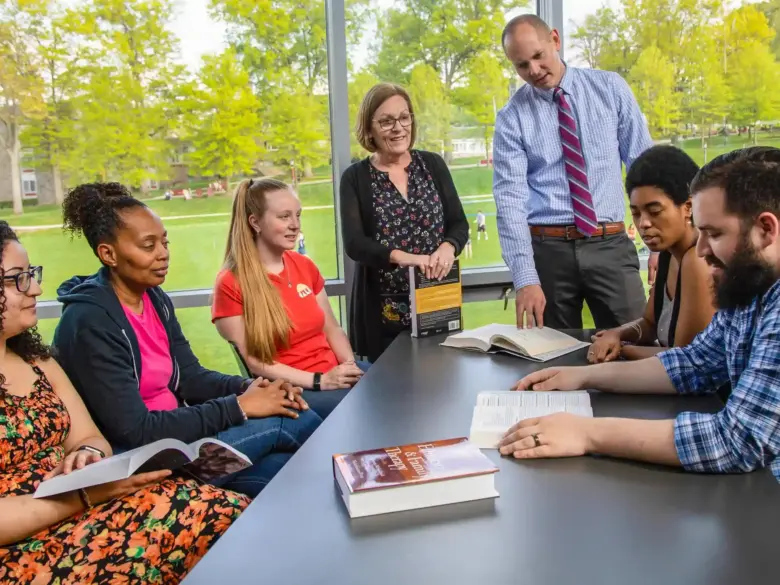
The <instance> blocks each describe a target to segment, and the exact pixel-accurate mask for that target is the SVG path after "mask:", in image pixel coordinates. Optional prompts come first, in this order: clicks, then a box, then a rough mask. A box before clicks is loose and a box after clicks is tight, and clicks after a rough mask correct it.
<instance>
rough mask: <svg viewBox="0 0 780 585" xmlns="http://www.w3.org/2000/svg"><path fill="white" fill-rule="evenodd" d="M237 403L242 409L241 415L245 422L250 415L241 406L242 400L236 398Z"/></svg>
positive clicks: (239, 408)
mask: <svg viewBox="0 0 780 585" xmlns="http://www.w3.org/2000/svg"><path fill="white" fill-rule="evenodd" d="M236 404H238V410H240V411H241V416H242V417H244V422H246V421H248V420H249V417H248V416H247V415H246V412H245V411H244V408H243V407H242V406H241V401H240V400H238V399H236Z"/></svg>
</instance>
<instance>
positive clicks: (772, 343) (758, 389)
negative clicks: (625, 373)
mask: <svg viewBox="0 0 780 585" xmlns="http://www.w3.org/2000/svg"><path fill="white" fill-rule="evenodd" d="M658 357H659V358H660V360H661V363H662V364H663V366H664V368H666V373H667V374H668V375H669V378H670V379H671V381H672V383H673V384H674V386H675V388H677V391H678V392H680V393H681V394H706V393H711V392H714V391H715V390H716V389H717V388H718V387H720V386H722V385H723V384H724V383H725V382H731V387H732V393H731V397H730V398H729V399H728V401H727V402H726V406H725V407H724V408H723V410H721V411H720V412H719V413H717V414H700V413H694V412H684V413H682V414H680V415H679V416H678V417H677V419H676V421H675V425H674V444H675V448H676V449H677V455H678V456H679V458H680V462H681V463H682V464H683V467H685V468H686V469H690V470H691V471H704V472H719V473H729V472H738V471H752V470H754V469H757V468H759V467H765V466H767V465H770V466H771V469H772V473H773V474H774V476H775V477H776V478H777V480H778V481H780V457H778V454H780V281H778V282H777V283H775V285H774V286H773V287H772V288H771V289H769V291H768V292H767V293H766V294H765V295H764V296H763V298H762V299H760V300H759V299H756V300H755V301H753V304H752V305H750V306H749V307H747V308H745V309H738V310H730V311H719V312H718V313H717V314H716V315H715V317H714V318H713V320H712V322H711V323H710V325H709V327H707V328H706V329H705V330H704V331H702V332H701V333H700V334H699V335H697V336H696V338H695V339H694V340H693V342H692V343H691V344H690V345H689V346H687V347H681V348H674V349H670V350H668V351H665V352H663V353H661V354H659V356H658Z"/></svg>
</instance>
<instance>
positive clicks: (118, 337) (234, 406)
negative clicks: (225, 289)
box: [54, 183, 321, 496]
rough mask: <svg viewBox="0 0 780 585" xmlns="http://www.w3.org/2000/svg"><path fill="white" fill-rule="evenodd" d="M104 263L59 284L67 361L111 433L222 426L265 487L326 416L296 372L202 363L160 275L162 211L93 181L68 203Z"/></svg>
mask: <svg viewBox="0 0 780 585" xmlns="http://www.w3.org/2000/svg"><path fill="white" fill-rule="evenodd" d="M63 213H64V219H65V226H66V228H68V229H70V230H71V231H72V232H74V233H76V234H79V235H81V234H83V235H84V236H85V237H86V239H87V242H88V243H89V245H90V246H91V247H92V250H93V251H94V252H95V255H96V256H97V257H98V258H99V260H100V262H101V264H102V265H103V267H102V268H101V269H100V270H99V271H98V272H97V273H96V274H93V275H92V276H89V277H83V276H75V277H73V278H72V279H70V280H69V281H67V282H64V283H63V284H62V285H61V286H60V288H59V289H58V291H57V292H58V295H59V300H60V301H61V302H62V303H63V305H64V307H63V312H62V317H61V319H60V322H59V324H58V326H57V330H56V331H55V334H54V345H55V347H56V349H57V356H58V360H59V361H60V363H61V365H62V367H63V369H65V371H66V372H67V373H68V375H69V377H70V379H71V381H72V382H73V385H74V386H75V387H76V389H77V390H78V391H79V393H80V394H81V396H82V398H83V399H84V402H85V403H86V405H87V407H88V408H89V409H90V412H91V413H92V416H93V418H94V419H95V421H96V422H97V423H98V426H99V427H100V429H101V430H102V432H103V434H104V435H105V436H106V438H107V439H108V440H109V441H110V442H111V443H112V445H114V446H116V447H118V448H119V449H133V448H135V447H140V446H142V445H146V444H148V443H151V442H153V441H156V440H159V439H165V438H175V439H179V440H182V441H184V442H186V443H191V442H193V441H196V440H198V439H202V438H205V437H216V438H218V439H220V440H222V441H224V442H225V443H228V444H230V445H232V446H234V447H235V448H237V449H238V450H239V451H241V452H243V453H244V454H245V455H247V457H249V459H250V460H251V461H252V462H253V464H254V465H253V466H252V467H251V468H249V469H247V470H244V471H242V472H240V473H239V474H238V475H237V476H236V477H233V478H230V480H229V483H228V484H227V487H230V488H232V489H235V490H236V491H240V492H242V493H245V494H247V495H250V496H254V495H256V494H257V493H258V492H259V491H260V490H261V489H262V488H263V487H264V486H265V484H266V483H268V481H270V479H271V478H272V477H273V476H274V474H276V472H278V471H279V469H281V467H282V465H283V464H284V463H285V462H286V461H287V460H288V459H289V458H290V457H291V456H292V454H293V453H294V452H295V451H296V450H297V449H298V447H299V446H300V445H301V444H302V443H303V442H304V441H305V440H306V439H307V438H308V437H309V436H310V435H311V433H312V432H314V430H315V429H316V428H317V426H318V425H319V424H320V422H321V419H320V417H319V416H317V415H316V414H315V413H314V412H312V411H311V410H308V405H307V404H306V403H305V401H304V400H303V399H302V398H301V397H300V392H301V390H300V389H299V388H293V387H292V386H291V385H289V384H286V383H285V382H284V381H277V382H275V383H274V384H270V383H269V382H268V381H266V380H262V379H258V380H248V379H244V378H242V377H240V376H227V375H225V374H220V373H218V372H214V371H211V370H207V369H206V368H204V367H202V366H201V365H200V363H199V362H198V359H197V358H196V357H195V355H193V353H192V350H191V349H190V345H189V343H188V342H187V339H186V338H185V337H184V335H183V333H182V331H181V327H180V326H179V322H178V320H177V319H176V314H175V312H174V308H173V303H172V302H171V299H170V298H169V297H168V295H166V294H165V292H163V290H162V289H161V288H160V286H161V285H162V284H163V282H165V276H166V274H167V272H168V264H169V260H170V254H169V252H168V234H167V232H166V231H165V227H164V226H163V224H162V222H161V221H160V218H159V217H157V215H156V214H155V213H154V212H153V211H152V210H150V209H149V208H148V207H147V206H146V205H144V204H143V203H142V202H141V201H139V200H137V199H135V198H134V197H132V196H131V195H130V193H129V191H128V190H127V189H126V188H125V187H123V186H122V185H119V184H118V183H93V184H88V185H81V186H79V187H76V188H75V189H73V190H72V191H70V192H69V193H68V195H67V197H66V198H65V202H64V204H63Z"/></svg>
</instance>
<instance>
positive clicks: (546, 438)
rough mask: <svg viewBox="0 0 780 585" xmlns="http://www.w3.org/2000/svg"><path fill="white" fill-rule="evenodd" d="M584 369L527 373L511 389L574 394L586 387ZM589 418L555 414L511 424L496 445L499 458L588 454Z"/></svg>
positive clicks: (565, 413)
mask: <svg viewBox="0 0 780 585" xmlns="http://www.w3.org/2000/svg"><path fill="white" fill-rule="evenodd" d="M586 370H587V368H584V367H563V368H547V369H545V370H539V371H538V372H533V373H532V374H528V375H527V376H526V377H525V378H523V379H522V380H520V381H519V382H517V384H515V385H514V386H513V387H512V390H520V391H523V390H528V391H539V392H544V391H550V390H562V391H575V390H582V389H583V388H585V387H587V382H588V380H587V375H586ZM592 421H593V419H592V418H587V417H583V416H577V415H574V414H569V413H567V412H558V413H555V414H551V415H548V416H542V417H538V418H529V419H525V420H521V421H520V422H518V423H516V424H515V425H513V426H512V427H511V428H510V429H509V430H508V431H507V432H506V434H505V435H504V438H503V439H502V440H501V442H500V443H499V450H500V452H501V454H502V455H512V456H513V457H514V458H515V459H537V458H543V457H578V456H580V455H585V453H587V452H588V444H589V440H590V439H589V434H588V431H589V428H590V425H591V423H592Z"/></svg>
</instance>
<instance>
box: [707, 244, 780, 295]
mask: <svg viewBox="0 0 780 585" xmlns="http://www.w3.org/2000/svg"><path fill="white" fill-rule="evenodd" d="M706 261H707V263H708V264H710V265H711V266H717V267H718V268H720V269H721V274H720V275H718V276H713V290H714V293H715V304H716V305H717V307H718V308H719V309H739V308H743V307H747V306H749V305H750V304H751V303H752V302H753V301H754V300H755V299H756V298H760V297H762V296H764V294H765V293H766V292H767V291H768V290H769V289H770V288H772V285H774V284H775V282H777V279H778V278H777V272H776V270H775V268H774V267H773V266H771V265H770V264H768V263H767V262H766V261H764V260H763V259H762V258H761V257H760V256H759V255H758V252H757V251H756V249H755V248H753V246H751V244H750V241H749V240H748V238H747V236H746V237H744V238H743V239H742V241H741V242H740V243H739V246H738V247H737V251H736V252H735V253H734V256H733V257H732V258H731V260H730V261H729V264H728V266H726V265H725V264H723V262H721V261H720V259H718V258H716V257H715V256H707V258H706Z"/></svg>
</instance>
